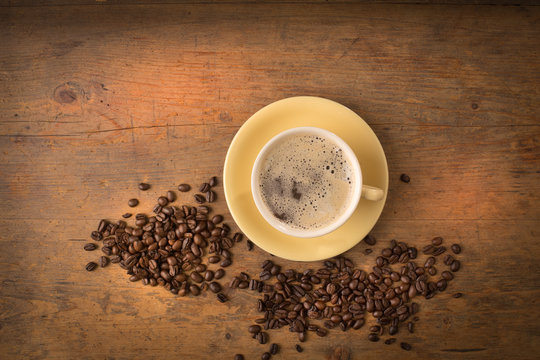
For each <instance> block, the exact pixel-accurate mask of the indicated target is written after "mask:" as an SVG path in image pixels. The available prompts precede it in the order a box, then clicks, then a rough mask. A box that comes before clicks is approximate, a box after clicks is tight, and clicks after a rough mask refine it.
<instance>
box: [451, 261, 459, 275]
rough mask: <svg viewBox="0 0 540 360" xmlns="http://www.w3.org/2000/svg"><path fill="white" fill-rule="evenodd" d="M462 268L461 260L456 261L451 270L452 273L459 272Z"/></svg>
mask: <svg viewBox="0 0 540 360" xmlns="http://www.w3.org/2000/svg"><path fill="white" fill-rule="evenodd" d="M460 267H461V263H460V262H459V260H454V261H453V262H452V264H450V270H452V272H457V271H459V268H460Z"/></svg>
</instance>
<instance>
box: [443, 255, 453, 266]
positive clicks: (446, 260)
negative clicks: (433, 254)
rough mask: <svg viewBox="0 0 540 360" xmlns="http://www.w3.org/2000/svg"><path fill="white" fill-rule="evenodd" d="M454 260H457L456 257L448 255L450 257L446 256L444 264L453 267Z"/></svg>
mask: <svg viewBox="0 0 540 360" xmlns="http://www.w3.org/2000/svg"><path fill="white" fill-rule="evenodd" d="M454 260H455V259H454V257H453V256H452V255H450V254H448V255H446V256H445V257H444V264H445V265H448V266H450V265H452V263H453V262H454Z"/></svg>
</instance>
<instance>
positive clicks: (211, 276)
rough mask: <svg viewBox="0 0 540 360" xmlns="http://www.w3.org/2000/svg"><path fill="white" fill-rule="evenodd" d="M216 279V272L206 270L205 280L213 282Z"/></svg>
mask: <svg viewBox="0 0 540 360" xmlns="http://www.w3.org/2000/svg"><path fill="white" fill-rule="evenodd" d="M213 279H214V272H213V271H212V270H206V271H205V272H204V280H206V281H212V280H213Z"/></svg>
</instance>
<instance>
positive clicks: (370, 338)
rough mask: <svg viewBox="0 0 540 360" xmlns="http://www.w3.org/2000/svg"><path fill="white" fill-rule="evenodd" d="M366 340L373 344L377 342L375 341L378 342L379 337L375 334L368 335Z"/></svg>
mask: <svg viewBox="0 0 540 360" xmlns="http://www.w3.org/2000/svg"><path fill="white" fill-rule="evenodd" d="M368 340H369V341H373V342H377V341H379V336H378V335H377V334H369V335H368Z"/></svg>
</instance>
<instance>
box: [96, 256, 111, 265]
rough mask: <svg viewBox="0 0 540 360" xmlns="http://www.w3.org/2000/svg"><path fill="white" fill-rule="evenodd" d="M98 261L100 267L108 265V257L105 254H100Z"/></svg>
mask: <svg viewBox="0 0 540 360" xmlns="http://www.w3.org/2000/svg"><path fill="white" fill-rule="evenodd" d="M98 263H99V266H100V267H105V266H107V265H109V258H108V257H106V256H101V257H100V258H99V260H98Z"/></svg>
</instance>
